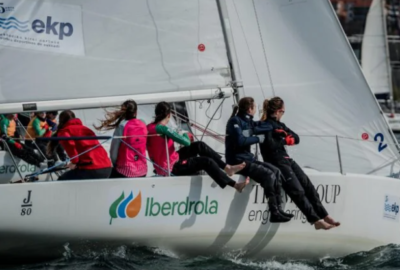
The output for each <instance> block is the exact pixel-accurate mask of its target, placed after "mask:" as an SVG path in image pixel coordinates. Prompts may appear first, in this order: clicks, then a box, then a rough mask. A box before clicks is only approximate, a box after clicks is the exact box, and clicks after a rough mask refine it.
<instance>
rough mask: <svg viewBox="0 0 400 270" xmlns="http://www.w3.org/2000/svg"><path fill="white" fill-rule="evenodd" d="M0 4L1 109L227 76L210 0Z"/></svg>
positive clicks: (200, 85) (182, 87)
mask: <svg viewBox="0 0 400 270" xmlns="http://www.w3.org/2000/svg"><path fill="white" fill-rule="evenodd" d="M2 2H3V7H4V8H5V12H3V13H0V68H1V70H2V72H1V74H0V104H6V103H8V105H9V107H7V110H10V111H13V112H18V111H22V110H27V111H28V110H40V109H41V107H40V106H36V104H35V103H36V102H40V101H42V102H43V101H49V104H51V106H52V107H51V108H54V109H56V106H57V104H58V105H60V104H62V102H61V101H63V100H78V99H85V102H84V104H80V106H81V107H82V108H85V107H93V104H91V103H95V105H100V104H101V102H100V101H99V100H97V99H96V98H100V99H101V100H102V101H104V102H106V101H107V100H108V98H109V97H114V98H115V97H119V96H132V95H140V94H148V93H152V94H156V93H173V92H176V91H187V90H206V89H212V88H218V87H224V86H225V85H226V84H227V81H230V76H229V72H228V70H227V68H228V61H227V54H226V48H225V42H224V38H223V32H222V26H221V22H220V19H219V14H218V9H217V4H216V1H213V0H204V1H198V2H196V3H195V4H194V3H192V2H190V1H183V0H173V1H163V0H150V1H145V0H135V1H130V0H122V1H118V4H114V3H110V2H109V1H105V0H85V1H83V0H69V1H66V0H55V1H45V0H44V1H32V0H5V1H2ZM200 25H201V27H200ZM115 99H116V98H115ZM81 102H82V101H81ZM119 102H120V100H119V99H117V100H116V101H115V103H119ZM10 103H11V104H13V106H10ZM32 103H33V104H32ZM21 104H25V106H23V107H22V106H21ZM41 105H43V104H41ZM69 105H74V104H73V102H70V104H69ZM107 105H110V104H107ZM43 106H44V105H43Z"/></svg>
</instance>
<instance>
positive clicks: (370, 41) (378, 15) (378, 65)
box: [361, 0, 392, 96]
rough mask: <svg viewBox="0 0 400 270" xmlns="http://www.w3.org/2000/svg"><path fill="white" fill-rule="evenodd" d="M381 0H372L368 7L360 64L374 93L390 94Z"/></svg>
mask: <svg viewBox="0 0 400 270" xmlns="http://www.w3.org/2000/svg"><path fill="white" fill-rule="evenodd" d="M384 20H385V17H384V12H383V1H382V0H374V1H373V2H372V4H371V7H370V8H369V11H368V15H367V21H366V24H365V31H364V37H363V42H362V51H361V65H362V69H363V72H364V75H365V78H366V79H367V81H368V84H369V86H370V87H371V90H372V92H373V93H374V94H376V95H379V94H381V95H382V94H386V95H388V96H389V95H392V91H391V80H390V74H389V72H390V66H389V63H388V50H387V36H386V24H385V23H384Z"/></svg>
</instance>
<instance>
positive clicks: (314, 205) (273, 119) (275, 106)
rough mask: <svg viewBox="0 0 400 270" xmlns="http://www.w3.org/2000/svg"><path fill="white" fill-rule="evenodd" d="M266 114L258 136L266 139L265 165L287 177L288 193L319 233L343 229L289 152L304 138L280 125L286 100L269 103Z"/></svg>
mask: <svg viewBox="0 0 400 270" xmlns="http://www.w3.org/2000/svg"><path fill="white" fill-rule="evenodd" d="M263 112H264V113H263V116H262V117H261V122H262V123H261V124H260V126H259V127H258V129H257V131H256V132H255V133H256V134H260V133H261V134H264V135H265V140H264V142H263V143H260V148H261V155H262V157H263V159H264V161H266V162H270V163H271V164H273V165H275V166H276V167H278V168H279V169H280V171H281V172H282V174H283V176H284V177H285V182H284V183H283V188H284V190H285V191H286V193H287V194H288V195H289V197H290V198H291V199H292V200H293V202H294V203H295V204H296V205H297V206H298V207H299V209H300V210H301V211H302V212H303V214H304V215H305V216H306V217H307V221H308V222H310V223H311V224H313V225H314V227H315V229H317V230H318V229H324V230H328V229H331V228H333V227H336V226H339V225H340V223H339V222H336V221H335V220H334V219H333V218H332V217H330V216H329V215H328V212H327V211H326V209H325V208H324V206H323V205H322V203H321V200H320V199H319V196H318V193H317V191H316V189H315V187H314V185H313V184H312V183H311V181H310V179H309V178H308V176H307V175H306V174H305V173H304V172H303V170H302V169H301V168H300V166H299V165H298V164H297V163H296V162H295V161H294V160H293V159H292V158H290V156H289V155H288V153H287V152H286V149H285V146H291V145H295V144H298V143H299V142H300V138H299V136H298V135H297V134H296V133H295V132H293V131H292V130H291V129H289V128H288V127H287V126H286V125H285V124H284V123H282V122H281V121H280V120H281V118H282V116H283V114H284V113H285V104H284V102H283V100H282V99H281V98H279V97H274V98H272V99H271V100H265V101H264V105H263Z"/></svg>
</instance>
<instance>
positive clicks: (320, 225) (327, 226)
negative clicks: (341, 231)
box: [314, 219, 335, 230]
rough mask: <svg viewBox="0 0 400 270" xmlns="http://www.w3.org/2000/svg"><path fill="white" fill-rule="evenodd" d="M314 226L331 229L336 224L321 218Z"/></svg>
mask: <svg viewBox="0 0 400 270" xmlns="http://www.w3.org/2000/svg"><path fill="white" fill-rule="evenodd" d="M314 228H315V229H316V230H330V229H332V228H335V226H334V225H331V224H328V223H326V222H325V221H324V220H323V219H320V220H318V221H317V222H315V223H314Z"/></svg>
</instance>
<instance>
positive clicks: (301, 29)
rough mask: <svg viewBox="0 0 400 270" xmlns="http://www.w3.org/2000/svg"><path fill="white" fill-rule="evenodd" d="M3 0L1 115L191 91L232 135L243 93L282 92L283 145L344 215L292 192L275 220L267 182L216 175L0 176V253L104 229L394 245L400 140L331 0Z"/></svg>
mask: <svg viewBox="0 0 400 270" xmlns="http://www.w3.org/2000/svg"><path fill="white" fill-rule="evenodd" d="M3 2H4V5H3V6H4V9H5V10H7V12H3V13H2V14H0V18H1V20H0V21H1V22H2V23H1V24H0V25H1V28H0V33H1V34H0V65H2V66H3V68H2V73H1V74H0V86H1V88H0V94H1V95H0V101H1V106H0V113H8V112H22V111H36V110H39V111H46V110H53V109H57V110H62V109H85V108H96V107H104V106H115V105H119V104H121V103H122V102H123V101H125V99H127V98H132V99H135V100H136V101H137V102H138V103H139V104H140V106H143V105H146V104H154V103H157V102H158V101H162V100H164V101H168V102H179V101H181V102H183V101H184V102H186V105H185V106H186V109H187V113H188V118H189V119H192V120H193V121H196V123H198V125H201V126H204V127H206V126H208V127H209V128H210V129H211V128H212V129H213V131H214V132H215V134H220V135H221V136H223V135H224V134H225V124H226V121H227V120H228V118H229V114H230V108H231V105H232V104H234V103H235V102H237V99H238V98H241V97H244V96H252V97H254V98H255V100H256V101H257V104H258V106H259V108H260V106H261V105H262V102H263V100H264V99H265V98H268V97H271V96H275V95H279V96H281V97H282V98H283V99H284V100H285V103H286V115H285V118H284V121H285V123H287V124H288V125H289V126H290V127H291V128H293V130H295V131H297V132H298V133H299V134H300V136H301V144H300V145H299V146H296V147H293V148H290V149H289V150H290V153H291V155H292V157H293V158H295V159H296V160H297V161H298V162H299V164H301V165H302V166H303V167H305V168H306V169H305V171H306V172H307V173H308V175H309V176H310V178H311V179H312V181H313V183H314V185H315V186H316V189H317V191H318V192H319V194H320V196H321V199H322V201H323V203H324V204H325V206H326V208H327V210H328V211H329V212H330V214H331V215H332V216H334V217H335V218H337V219H338V220H340V221H341V222H342V225H341V226H340V227H338V228H335V229H333V230H330V231H324V232H321V231H316V230H314V228H313V227H312V226H310V225H309V224H307V222H306V220H305V218H304V216H303V215H302V214H301V212H300V211H299V210H298V209H297V207H296V206H295V205H294V204H293V202H291V200H290V199H288V198H286V199H287V200H286V204H285V210H286V211H288V212H291V213H293V214H294V215H295V217H294V218H293V219H292V221H291V222H289V223H285V224H271V223H269V222H268V218H269V212H268V208H267V204H266V201H265V200H264V199H263V196H262V190H261V187H260V186H258V185H257V184H256V183H251V184H250V185H248V186H247V187H246V188H245V190H244V191H243V193H240V194H239V193H235V192H234V190H233V189H224V190H221V189H220V188H219V187H218V186H216V184H215V183H213V181H212V179H211V178H210V177H209V176H207V175H196V176H184V177H176V176H171V177H152V175H151V174H149V175H148V177H147V178H140V179H104V180H87V181H65V182H57V181H39V182H35V183H21V184H3V185H0V239H1V241H0V256H2V257H6V256H7V258H24V259H29V258H31V259H36V260H37V259H40V258H53V257H59V256H60V255H61V254H62V253H63V252H64V245H67V244H68V248H70V249H72V250H74V249H75V248H79V246H80V245H81V244H82V242H86V241H95V242H96V243H99V242H100V243H103V242H104V243H107V244H117V245H122V244H127V245H130V244H132V243H136V244H139V245H147V246H156V247H160V248H166V249H169V250H171V251H173V252H176V253H178V254H186V255H191V254H196V255H199V254H210V253H211V254H215V253H218V252H233V253H235V252H237V254H240V255H243V256H249V257H263V258H267V257H272V256H280V257H290V258H319V257H322V256H327V255H329V256H342V255H346V254H349V253H353V252H358V251H361V250H369V249H372V248H375V247H377V246H380V245H386V244H388V243H400V237H399V234H398V231H399V213H398V212H399V207H398V205H399V204H400V195H399V194H400V182H399V181H398V179H394V178H392V177H391V176H395V175H396V174H398V172H399V171H400V166H399V162H398V159H399V151H398V146H397V144H396V142H395V140H394V137H393V134H392V133H391V132H390V130H389V128H388V124H387V122H386V121H385V119H384V117H383V116H382V115H381V113H380V109H379V106H378V104H377V102H376V100H375V97H374V95H373V94H372V92H371V90H370V88H369V86H368V83H367V81H366V79H365V77H364V75H363V73H362V71H361V69H360V66H359V65H358V62H357V60H356V58H355V56H354V54H353V52H352V50H351V48H350V45H349V44H348V41H347V39H346V37H345V35H344V33H343V31H342V29H341V27H340V24H339V22H338V20H337V18H336V15H335V14H334V11H333V9H332V6H331V4H330V2H329V1H328V0H323V1H322V0H308V1H304V0H253V1H249V0H230V1H224V0H218V1H214V0H202V1H185V0H173V1H165V0H147V1H145V0H136V1H130V0H120V1H118V5H116V4H114V3H110V2H109V1H105V0H85V1H83V0H69V1H63V0H53V1H45V0H42V1H35V0H13V1H10V0H5V1H3ZM39 43H40V45H39ZM16 63H18V64H16ZM5 67H7V68H5ZM221 100H224V102H223V105H224V109H223V111H222V112H221V113H220V114H214V113H211V114H207V115H206V114H205V113H206V110H209V111H210V112H212V110H215V111H217V112H218V110H220V108H221V106H220V101H221ZM149 106H151V105H149ZM204 115H206V116H204ZM139 116H140V115H139ZM215 116H216V117H215ZM216 118H219V119H218V120H216ZM198 132H200V131H198ZM199 135H200V134H199ZM203 140H205V141H207V143H208V142H209V143H210V144H211V143H216V142H215V141H216V140H215V138H213V137H212V136H204V137H203ZM220 149H223V147H222V148H220ZM235 179H236V180H238V181H243V180H244V179H242V177H239V176H237V177H236V178H235ZM235 254H236V253H235Z"/></svg>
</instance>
